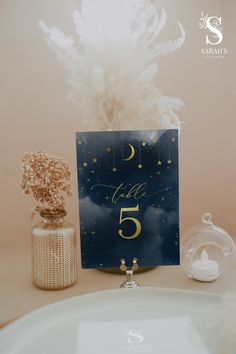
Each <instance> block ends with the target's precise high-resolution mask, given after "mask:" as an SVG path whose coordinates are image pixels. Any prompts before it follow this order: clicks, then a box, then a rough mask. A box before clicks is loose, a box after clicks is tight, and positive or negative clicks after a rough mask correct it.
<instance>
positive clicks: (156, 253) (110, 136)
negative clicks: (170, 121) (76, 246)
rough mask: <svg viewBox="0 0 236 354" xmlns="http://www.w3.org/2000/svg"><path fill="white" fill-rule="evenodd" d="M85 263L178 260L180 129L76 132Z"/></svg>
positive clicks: (173, 262)
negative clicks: (121, 260)
mask: <svg viewBox="0 0 236 354" xmlns="http://www.w3.org/2000/svg"><path fill="white" fill-rule="evenodd" d="M76 148H77V169H78V190H79V213H80V238H81V256H82V267H83V268H111V267H119V266H120V259H121V258H124V259H125V260H126V263H127V265H131V264H132V260H133V258H138V264H139V265H140V266H143V267H145V266H157V265H178V264H179V183H178V181H179V178H178V130H176V129H168V130H154V131H107V132H79V133H76Z"/></svg>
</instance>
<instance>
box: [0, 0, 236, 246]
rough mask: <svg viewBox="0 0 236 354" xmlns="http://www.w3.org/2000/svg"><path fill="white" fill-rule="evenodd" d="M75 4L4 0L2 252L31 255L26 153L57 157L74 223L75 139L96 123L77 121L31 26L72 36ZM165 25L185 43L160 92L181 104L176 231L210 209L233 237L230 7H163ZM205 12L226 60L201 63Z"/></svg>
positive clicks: (202, 2) (174, 3) (181, 3)
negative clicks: (217, 24)
mask: <svg viewBox="0 0 236 354" xmlns="http://www.w3.org/2000/svg"><path fill="white" fill-rule="evenodd" d="M77 3H78V2H77V1H75V0H66V1H65V0H64V1H62V0H50V1H49V0H40V1H38V0H21V1H17V0H1V1H0V43H1V46H0V133H1V139H0V154H1V157H0V161H1V165H0V166H1V183H0V186H1V191H0V192H1V193H0V207H1V210H0V215H1V227H0V246H1V247H6V248H10V247H29V244H30V243H29V242H30V236H29V235H30V228H31V225H32V222H31V220H30V210H31V208H32V207H33V201H32V200H31V199H30V198H27V197H25V196H24V195H22V193H21V190H20V188H19V181H20V175H21V172H20V159H21V156H22V155H23V153H24V152H25V151H37V150H42V149H43V150H46V151H48V152H50V153H52V154H55V155H58V156H62V157H63V158H64V159H65V160H67V161H68V162H69V163H70V164H71V166H72V171H73V176H74V180H73V184H74V191H75V193H74V197H73V198H71V199H70V200H68V204H67V206H68V213H69V216H68V219H70V220H71V221H72V222H73V223H74V224H75V225H78V217H77V209H78V208H77V191H76V166H75V143H74V133H75V131H78V130H83V129H93V128H98V127H95V126H93V117H88V122H87V125H85V124H84V123H83V122H81V121H80V117H79V112H78V109H77V107H76V106H75V105H73V104H72V103H71V102H69V101H68V100H67V98H66V91H67V84H66V80H65V73H64V71H63V69H62V67H61V66H60V65H59V64H58V63H57V62H56V59H55V56H54V54H53V53H52V52H51V51H49V49H48V48H47V47H46V45H45V42H44V40H43V36H42V34H41V33H40V31H39V29H38V27H37V25H36V23H37V21H38V20H39V19H44V20H45V22H47V23H48V24H52V25H56V26H58V27H60V28H61V29H63V30H64V31H65V32H67V33H70V34H73V33H74V32H73V25H72V21H71V14H72V10H73V9H74V8H76V6H77ZM162 3H163V6H164V7H165V9H166V12H167V13H168V22H167V25H166V27H165V29H164V32H163V34H162V38H163V39H171V38H175V36H176V35H177V25H176V21H177V20H180V21H181V23H182V24H183V26H184V28H185V30H186V32H187V38H186V42H185V44H184V46H183V47H182V49H181V50H179V51H177V52H175V53H174V54H173V55H170V56H165V57H163V58H160V60H159V74H158V77H157V81H158V86H159V87H160V88H161V90H162V91H163V93H164V94H167V95H170V96H173V97H179V98H181V99H182V100H183V101H184V103H185V106H186V108H185V111H184V112H182V113H181V114H180V115H181V119H182V120H184V121H185V122H186V125H184V126H183V130H182V135H181V153H180V164H181V174H180V191H181V200H180V206H181V229H182V231H184V230H186V229H187V228H188V227H189V226H190V225H192V224H193V223H195V222H196V221H197V220H198V218H199V217H200V215H201V214H202V213H204V212H206V211H210V212H212V214H213V215H214V219H215V220H216V222H217V223H218V224H219V225H221V226H222V227H224V228H225V229H227V230H228V231H229V232H230V233H231V234H232V235H235V236H236V217H235V196H236V192H235V181H236V168H235V160H236V159H235V157H236V156H235V155H236V154H235V151H236V139H235V135H236V132H235V127H236V124H235V93H236V84H235V81H236V80H235V74H236V69H235V59H236V56H235V54H236V53H235V19H236V17H235V16H236V15H235V14H236V6H235V1H234V0H221V1H220V0H163V1H162ZM201 10H204V12H206V13H209V15H216V16H222V17H223V26H224V46H225V47H227V48H228V50H229V55H228V57H226V58H224V59H204V58H202V57H201V55H200V48H201V47H202V46H204V40H205V37H204V34H203V33H201V32H200V30H199V28H198V21H199V16H200V12H201Z"/></svg>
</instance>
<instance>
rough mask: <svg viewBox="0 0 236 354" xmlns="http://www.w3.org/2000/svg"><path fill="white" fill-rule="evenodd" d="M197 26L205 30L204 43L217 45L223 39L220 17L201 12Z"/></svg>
mask: <svg viewBox="0 0 236 354" xmlns="http://www.w3.org/2000/svg"><path fill="white" fill-rule="evenodd" d="M199 28H200V29H201V30H207V31H208V33H207V34H206V44H210V45H218V44H220V43H221V42H222V41H223V34H222V32H223V27H222V17H217V16H208V15H207V14H206V15H204V13H203V12H202V13H201V17H200V22H199Z"/></svg>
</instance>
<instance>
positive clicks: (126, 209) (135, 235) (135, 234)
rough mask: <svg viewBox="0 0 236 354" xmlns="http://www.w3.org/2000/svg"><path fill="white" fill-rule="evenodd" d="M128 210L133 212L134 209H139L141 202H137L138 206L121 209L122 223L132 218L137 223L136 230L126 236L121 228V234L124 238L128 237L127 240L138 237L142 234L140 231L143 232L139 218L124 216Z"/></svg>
mask: <svg viewBox="0 0 236 354" xmlns="http://www.w3.org/2000/svg"><path fill="white" fill-rule="evenodd" d="M127 211H133V212H134V211H139V204H137V206H136V207H133V208H121V209H120V224H122V222H124V221H127V220H130V221H132V222H133V223H135V226H136V231H135V233H134V234H133V235H131V236H125V235H123V230H122V229H119V235H120V236H121V237H122V238H124V239H126V240H133V239H134V238H136V237H138V236H139V235H140V233H141V224H140V222H139V221H138V219H136V218H131V217H127V218H123V213H126V212H127Z"/></svg>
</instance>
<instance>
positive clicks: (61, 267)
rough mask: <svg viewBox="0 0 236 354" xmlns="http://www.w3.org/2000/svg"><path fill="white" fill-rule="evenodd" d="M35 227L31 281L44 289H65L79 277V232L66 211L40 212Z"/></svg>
mask: <svg viewBox="0 0 236 354" xmlns="http://www.w3.org/2000/svg"><path fill="white" fill-rule="evenodd" d="M40 215H41V217H42V218H43V220H42V222H40V223H39V224H37V225H35V226H34V227H33V229H32V282H33V284H34V285H36V286H37V287H39V288H42V289H50V290H57V289H64V288H67V287H69V286H71V285H73V284H74V283H75V282H76V279H77V248H76V233H75V229H74V227H73V225H71V224H70V223H68V222H66V221H65V219H64V218H65V216H66V212H61V213H60V214H56V215H52V214H46V213H41V214H40Z"/></svg>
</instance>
